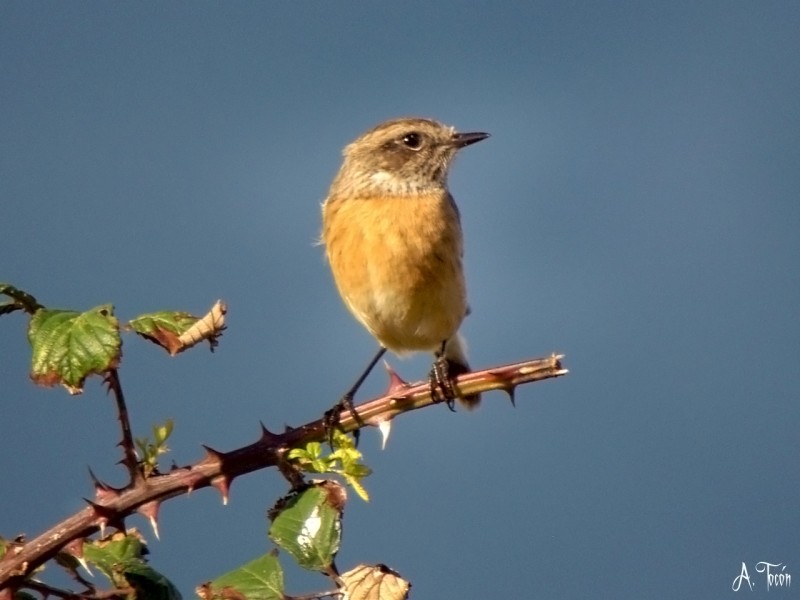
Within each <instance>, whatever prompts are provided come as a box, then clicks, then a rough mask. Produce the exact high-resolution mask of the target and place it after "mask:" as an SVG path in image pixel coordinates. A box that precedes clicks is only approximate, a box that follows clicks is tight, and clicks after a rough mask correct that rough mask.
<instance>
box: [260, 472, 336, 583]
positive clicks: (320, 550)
mask: <svg viewBox="0 0 800 600" xmlns="http://www.w3.org/2000/svg"><path fill="white" fill-rule="evenodd" d="M346 498H347V496H346V494H345V491H344V488H343V487H342V486H341V485H339V484H338V483H336V482H334V481H323V482H318V483H314V484H310V485H309V487H307V488H305V489H304V490H302V491H300V492H296V493H294V494H291V495H289V496H288V497H286V498H284V499H282V500H281V501H279V503H278V508H276V509H275V510H274V511H273V512H271V514H270V516H271V518H272V525H271V526H270V528H269V537H270V539H272V541H273V542H275V543H276V544H277V545H278V546H280V547H281V548H283V549H284V550H285V551H286V552H288V553H289V554H290V555H291V556H292V557H293V558H294V559H295V561H297V563H298V564H299V565H300V566H301V567H303V568H304V569H308V570H309V571H325V570H327V569H328V567H330V566H331V564H332V563H333V559H334V557H335V555H336V553H337V552H338V551H339V544H340V542H341V538H342V511H343V510H344V503H345V501H346Z"/></svg>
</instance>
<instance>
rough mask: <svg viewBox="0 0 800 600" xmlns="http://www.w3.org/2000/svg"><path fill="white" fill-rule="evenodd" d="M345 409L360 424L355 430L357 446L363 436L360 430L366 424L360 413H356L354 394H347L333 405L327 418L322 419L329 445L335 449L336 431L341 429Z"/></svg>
mask: <svg viewBox="0 0 800 600" xmlns="http://www.w3.org/2000/svg"><path fill="white" fill-rule="evenodd" d="M345 409H347V411H348V412H349V413H350V416H351V417H353V420H354V421H355V422H356V423H357V424H358V428H356V429H354V430H353V438H354V439H355V442H356V446H358V439H359V437H360V435H361V430H360V428H361V427H363V426H364V425H365V423H364V420H363V419H362V418H361V415H359V414H358V411H356V407H355V405H354V404H353V394H352V393H351V392H347V393H346V394H345V395H344V396H342V397H341V399H340V400H339V401H338V402H337V403H336V404H334V405H333V407H332V408H331V409H330V410H327V411H325V416H323V417H322V424H323V425H324V426H325V432H326V433H327V437H328V444H329V445H330V447H331V448H333V434H334V431H335V430H336V429H340V428H339V421H340V416H341V414H342V411H343V410H345Z"/></svg>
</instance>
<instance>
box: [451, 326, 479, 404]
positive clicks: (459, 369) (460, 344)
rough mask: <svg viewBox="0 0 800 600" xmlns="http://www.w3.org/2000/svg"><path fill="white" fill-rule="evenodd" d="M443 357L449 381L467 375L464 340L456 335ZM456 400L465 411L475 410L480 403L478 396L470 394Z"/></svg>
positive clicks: (467, 366) (468, 369) (467, 364)
mask: <svg viewBox="0 0 800 600" xmlns="http://www.w3.org/2000/svg"><path fill="white" fill-rule="evenodd" d="M444 356H445V358H446V359H447V374H448V376H449V377H450V378H451V379H455V378H456V377H458V376H459V375H463V374H464V373H469V372H470V371H471V369H470V368H469V363H468V362H467V356H466V352H465V351H464V339H463V338H462V337H461V336H460V335H459V334H458V333H457V334H455V335H454V336H453V337H451V338H450V339H449V340H447V344H446V345H445V348H444ZM458 400H459V401H460V402H461V404H463V405H464V408H466V409H467V410H472V409H474V408H477V406H478V404H480V402H481V395H480V394H471V395H469V396H459V397H458Z"/></svg>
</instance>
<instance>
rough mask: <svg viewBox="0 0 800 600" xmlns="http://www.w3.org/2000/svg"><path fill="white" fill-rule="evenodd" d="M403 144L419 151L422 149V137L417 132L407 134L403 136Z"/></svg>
mask: <svg viewBox="0 0 800 600" xmlns="http://www.w3.org/2000/svg"><path fill="white" fill-rule="evenodd" d="M403 144H405V146H406V148H410V149H411V150H419V149H420V148H422V136H421V135H420V134H418V133H417V132H416V131H412V132H411V133H407V134H406V135H405V136H403Z"/></svg>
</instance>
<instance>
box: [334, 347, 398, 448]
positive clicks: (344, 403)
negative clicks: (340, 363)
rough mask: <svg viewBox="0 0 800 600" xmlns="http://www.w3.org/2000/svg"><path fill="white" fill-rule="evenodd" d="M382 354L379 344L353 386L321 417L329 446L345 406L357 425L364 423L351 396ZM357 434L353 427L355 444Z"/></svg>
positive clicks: (357, 431) (383, 351)
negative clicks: (378, 348) (378, 347)
mask: <svg viewBox="0 0 800 600" xmlns="http://www.w3.org/2000/svg"><path fill="white" fill-rule="evenodd" d="M384 354H386V348H384V347H383V346H381V347H380V350H378V352H377V353H376V354H375V356H374V357H373V358H372V360H371V361H370V362H369V365H367V368H366V369H364V372H363V373H362V374H361V376H360V377H359V378H358V379H357V380H356V382H355V383H354V384H353V386H352V387H351V388H350V389H349V390H347V391H346V392H345V394H344V396H342V397H341V398H340V399H339V401H338V402H337V403H336V404H335V405H334V406H333V408H331V409H330V410H328V411H327V412H326V413H325V416H324V417H323V422H324V423H325V429H326V430H327V432H328V443H329V444H330V445H331V446H333V430H334V429H335V428H336V427H337V426H338V425H339V414H340V413H341V412H342V410H344V409H345V408H346V409H347V410H348V411H349V412H350V415H351V416H352V417H353V420H354V421H355V422H356V423H357V424H358V425H359V426H362V425H364V421H363V420H362V419H361V416H359V414H358V412H356V407H355V406H354V405H353V398H354V397H355V395H356V392H357V391H358V388H360V387H361V384H362V383H364V380H365V379H366V378H367V376H368V375H369V374H370V372H371V371H372V369H373V368H375V365H376V364H378V361H379V360H380V359H381V357H382V356H383V355H384ZM359 436H360V431H359V430H358V429H354V430H353V437H354V438H355V440H356V445H358V438H359Z"/></svg>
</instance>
